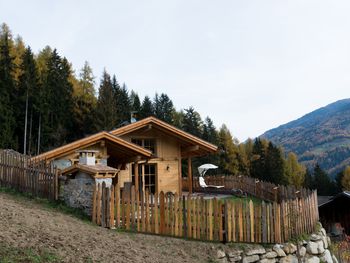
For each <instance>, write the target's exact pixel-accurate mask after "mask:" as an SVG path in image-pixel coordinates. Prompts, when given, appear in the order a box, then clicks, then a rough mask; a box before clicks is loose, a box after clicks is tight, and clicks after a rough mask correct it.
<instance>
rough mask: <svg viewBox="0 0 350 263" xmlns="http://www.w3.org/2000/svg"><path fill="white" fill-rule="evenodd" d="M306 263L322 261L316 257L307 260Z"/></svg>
mask: <svg viewBox="0 0 350 263" xmlns="http://www.w3.org/2000/svg"><path fill="white" fill-rule="evenodd" d="M305 263H320V259H319V258H318V257H316V256H310V257H307V258H306V259H305Z"/></svg>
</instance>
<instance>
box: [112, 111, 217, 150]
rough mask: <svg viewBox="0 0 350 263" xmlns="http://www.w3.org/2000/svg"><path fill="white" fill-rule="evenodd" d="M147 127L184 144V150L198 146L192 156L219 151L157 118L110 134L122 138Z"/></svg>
mask: <svg viewBox="0 0 350 263" xmlns="http://www.w3.org/2000/svg"><path fill="white" fill-rule="evenodd" d="M145 127H152V128H155V129H157V130H160V131H162V132H163V133H166V134H167V135H169V136H172V137H175V138H176V139H177V140H179V141H180V142H181V143H182V145H183V147H184V148H185V147H186V146H198V149H197V150H192V155H197V156H198V155H205V154H208V153H215V152H216V151H217V149H218V147H217V146H216V145H214V144H211V143H209V142H207V141H204V140H202V139H200V138H198V137H196V136H194V135H192V134H190V133H188V132H185V131H183V130H181V129H178V128H176V127H174V126H172V125H170V124H168V123H166V122H164V121H161V120H159V119H157V118H155V117H148V118H145V119H143V120H140V121H137V122H134V123H131V124H128V125H126V126H123V127H121V128H118V129H116V130H113V131H111V132H110V133H111V134H113V135H115V136H122V135H126V134H129V133H131V132H134V131H137V130H140V129H143V128H145Z"/></svg>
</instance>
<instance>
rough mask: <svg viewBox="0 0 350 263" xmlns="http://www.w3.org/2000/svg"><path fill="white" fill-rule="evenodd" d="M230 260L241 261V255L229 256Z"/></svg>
mask: <svg viewBox="0 0 350 263" xmlns="http://www.w3.org/2000/svg"><path fill="white" fill-rule="evenodd" d="M229 260H230V262H237V261H241V260H242V257H241V256H233V257H229Z"/></svg>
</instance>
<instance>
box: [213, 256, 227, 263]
mask: <svg viewBox="0 0 350 263" xmlns="http://www.w3.org/2000/svg"><path fill="white" fill-rule="evenodd" d="M216 262H218V263H228V262H229V261H228V259H227V258H226V257H224V258H220V259H217V260H216Z"/></svg>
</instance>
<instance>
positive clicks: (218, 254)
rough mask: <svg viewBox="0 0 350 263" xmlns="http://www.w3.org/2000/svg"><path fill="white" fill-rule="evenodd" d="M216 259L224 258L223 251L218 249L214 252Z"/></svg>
mask: <svg viewBox="0 0 350 263" xmlns="http://www.w3.org/2000/svg"><path fill="white" fill-rule="evenodd" d="M216 257H217V258H224V257H226V253H225V251H223V250H221V249H219V250H218V251H217V252H216Z"/></svg>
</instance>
